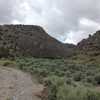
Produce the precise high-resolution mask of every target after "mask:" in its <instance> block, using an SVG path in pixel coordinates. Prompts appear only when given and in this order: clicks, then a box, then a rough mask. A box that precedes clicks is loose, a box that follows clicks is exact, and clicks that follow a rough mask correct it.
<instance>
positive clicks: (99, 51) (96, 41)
mask: <svg viewBox="0 0 100 100" xmlns="http://www.w3.org/2000/svg"><path fill="white" fill-rule="evenodd" d="M77 47H78V49H79V50H81V51H83V53H84V54H88V55H94V56H96V55H100V31H97V32H96V33H94V35H89V38H87V39H83V40H82V41H81V42H79V43H78V45H77Z"/></svg>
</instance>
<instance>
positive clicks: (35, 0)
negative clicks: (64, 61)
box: [0, 0, 100, 44]
mask: <svg viewBox="0 0 100 100" xmlns="http://www.w3.org/2000/svg"><path fill="white" fill-rule="evenodd" d="M99 17H100V1H99V0H9V2H8V0H0V23H1V24H3V23H13V24H19V23H22V24H37V25H41V26H43V27H44V29H46V30H47V32H48V33H49V34H50V35H51V36H53V37H55V38H57V39H59V40H60V41H63V42H71V43H75V44H76V43H77V42H79V41H80V40H81V39H83V38H85V37H87V36H88V34H90V33H92V32H95V31H96V30H98V29H100V18H99Z"/></svg>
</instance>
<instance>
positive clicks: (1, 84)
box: [0, 67, 43, 100]
mask: <svg viewBox="0 0 100 100" xmlns="http://www.w3.org/2000/svg"><path fill="white" fill-rule="evenodd" d="M34 80H35V79H33V80H32V79H31V76H30V75H29V74H27V73H24V72H22V71H20V70H17V69H12V68H5V67H0V100H40V98H38V97H36V96H35V93H38V92H40V91H41V90H42V89H43V86H42V85H40V84H38V83H37V82H36V81H34Z"/></svg>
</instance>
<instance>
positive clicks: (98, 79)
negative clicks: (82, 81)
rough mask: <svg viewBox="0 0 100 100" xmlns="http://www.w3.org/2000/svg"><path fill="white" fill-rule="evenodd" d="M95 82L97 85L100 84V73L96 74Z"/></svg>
mask: <svg viewBox="0 0 100 100" xmlns="http://www.w3.org/2000/svg"><path fill="white" fill-rule="evenodd" d="M94 79H95V81H96V83H97V84H100V73H99V74H96V75H95V77H94Z"/></svg>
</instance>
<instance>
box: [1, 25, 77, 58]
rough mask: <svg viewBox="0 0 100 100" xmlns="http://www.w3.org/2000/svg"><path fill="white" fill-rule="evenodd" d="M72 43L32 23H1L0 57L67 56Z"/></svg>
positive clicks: (70, 51)
mask: <svg viewBox="0 0 100 100" xmlns="http://www.w3.org/2000/svg"><path fill="white" fill-rule="evenodd" d="M73 49H75V46H74V45H71V44H63V43H61V42H59V41H58V40H56V39H54V38H53V37H51V36H49V35H48V34H47V33H46V32H45V31H44V30H43V28H41V27H40V26H34V25H1V26H0V57H8V56H12V57H13V56H34V57H68V56H71V55H73V53H74V52H73V51H74V50H73Z"/></svg>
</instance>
